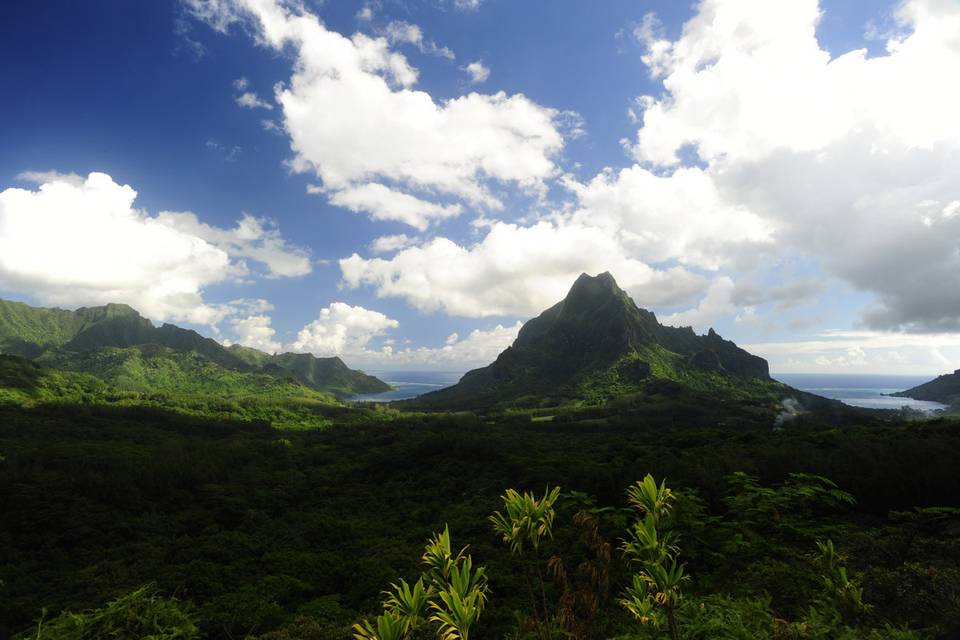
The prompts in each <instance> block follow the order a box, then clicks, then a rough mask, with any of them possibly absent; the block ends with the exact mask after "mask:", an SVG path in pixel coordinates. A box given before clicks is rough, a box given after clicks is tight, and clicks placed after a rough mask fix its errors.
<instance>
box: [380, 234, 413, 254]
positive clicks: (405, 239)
mask: <svg viewBox="0 0 960 640" xmlns="http://www.w3.org/2000/svg"><path fill="white" fill-rule="evenodd" d="M413 242H414V240H413V238H410V237H409V236H407V235H406V234H403V233H400V234H397V235H392V236H380V237H379V238H376V239H374V241H373V242H371V243H370V250H371V251H373V252H374V253H393V252H394V251H399V250H400V249H405V248H406V247H409V246H410V245H411V244H413Z"/></svg>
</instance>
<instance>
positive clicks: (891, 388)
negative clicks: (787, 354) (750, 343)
mask: <svg viewBox="0 0 960 640" xmlns="http://www.w3.org/2000/svg"><path fill="white" fill-rule="evenodd" d="M771 375H772V376H773V377H774V378H775V379H777V380H779V381H780V382H783V383H784V384H788V385H790V386H791V387H796V388H797V389H800V390H801V391H809V392H810V393H815V394H817V395H818V396H823V397H825V398H833V399H834V400H840V401H841V402H843V403H845V404H849V405H851V406H854V407H866V408H868V409H899V408H901V407H910V408H911V409H918V410H920V411H935V410H937V409H945V408H946V405H943V404H940V403H939V402H929V401H926V400H914V399H912V398H892V397H890V396H889V395H888V394H891V393H894V392H896V391H905V390H906V389H910V388H911V387H915V386H917V385H918V384H923V383H924V382H929V381H930V380H932V379H933V378H934V377H935V376H896V375H878V374H874V375H864V374H851V373H829V374H825V373H773V374H771Z"/></svg>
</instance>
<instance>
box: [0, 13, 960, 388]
mask: <svg viewBox="0 0 960 640" xmlns="http://www.w3.org/2000/svg"><path fill="white" fill-rule="evenodd" d="M10 4H11V5H12V6H6V7H5V8H4V9H3V10H2V11H3V20H2V21H0V77H2V78H3V79H4V85H5V87H6V92H5V94H6V97H7V98H6V99H5V100H3V101H0V121H2V122H3V123H4V126H3V135H2V145H0V192H2V193H0V295H2V296H3V297H5V298H11V299H17V300H24V301H27V302H31V303H34V304H43V305H58V306H64V307H76V306H81V305H90V304H101V303H103V302H106V301H117V302H127V303H130V304H132V305H134V306H135V307H137V308H138V309H141V310H142V311H143V312H144V314H145V315H149V316H150V317H152V318H153V319H155V320H158V321H161V320H168V321H173V322H177V323H179V324H183V325H189V326H192V327H194V328H197V329H198V330H200V331H201V332H203V333H205V334H207V335H212V336H214V337H217V338H218V339H221V340H224V341H227V342H242V343H245V344H250V345H251V346H256V347H259V348H264V349H266V350H276V349H295V350H309V351H312V352H314V353H317V354H318V355H330V354H332V353H338V354H341V355H343V356H344V358H345V359H346V360H347V361H348V362H349V363H350V364H354V365H356V366H363V367H367V368H375V369H396V368H402V369H411V368H440V369H448V370H462V369H466V368H469V367H472V366H477V365H480V364H483V363H485V362H487V361H489V360H490V359H492V358H493V357H494V356H495V355H496V353H497V352H499V351H500V350H501V349H502V348H503V347H504V346H506V345H507V344H509V342H510V341H511V339H512V337H513V336H514V335H515V333H516V330H517V328H518V327H519V325H518V322H521V321H523V320H524V319H526V318H529V317H530V316H531V315H535V314H536V313H537V312H538V311H539V310H542V309H543V308H545V307H547V306H549V304H552V302H554V301H556V300H557V299H559V298H560V297H562V295H563V292H564V291H565V290H566V288H567V287H569V284H570V283H571V282H572V280H573V278H575V276H576V275H577V274H578V273H579V272H580V271H588V272H591V273H595V272H598V271H602V270H610V271H612V272H613V274H614V275H615V276H616V277H617V278H618V281H619V282H620V283H621V285H623V286H624V287H625V288H626V289H627V290H628V292H630V293H631V295H632V296H633V297H634V299H635V300H636V301H637V303H638V304H640V305H641V306H644V307H648V308H651V309H653V310H655V311H656V312H657V313H658V316H660V317H661V319H663V320H664V321H665V322H670V323H673V324H683V325H686V324H690V325H693V326H694V327H695V328H696V329H697V330H699V331H706V329H707V328H708V327H711V326H712V327H715V328H716V329H717V330H718V331H719V332H720V333H721V334H723V335H724V336H727V337H730V338H732V339H734V340H736V341H737V342H738V343H741V344H745V345H748V347H749V348H752V349H753V350H754V351H755V352H757V353H759V354H760V355H763V356H765V357H767V358H768V359H769V360H770V361H771V366H772V369H773V370H774V371H838V372H877V373H882V372H903V373H938V372H943V371H947V370H952V369H954V368H956V366H960V336H958V327H960V275H958V269H956V267H957V266H958V265H957V264H956V262H957V259H958V258H957V255H958V247H957V241H956V239H957V238H958V237H960V236H958V234H957V231H958V230H960V228H958V227H960V215H958V213H960V185H958V183H957V182H956V180H955V176H956V175H958V174H957V173H956V171H955V170H956V169H957V168H958V167H960V128H958V127H957V125H956V123H955V118H954V117H953V116H952V115H951V114H952V113H955V112H957V111H958V110H960V100H958V90H957V88H956V86H955V85H956V83H955V82H952V81H951V80H950V77H951V74H952V73H953V72H955V69H956V68H957V66H956V65H957V64H960V47H958V46H957V44H956V43H957V42H958V41H960V3H957V2H955V0H909V1H906V2H854V1H853V0H831V1H824V2H821V3H817V2H816V1H815V0H791V2H789V3H785V4H782V5H781V6H780V7H779V8H777V9H771V6H772V4H773V3H769V2H762V1H759V0H757V1H747V0H740V1H734V0H704V1H703V2H700V3H693V4H687V3H677V2H670V1H661V2H639V1H630V2H627V1H624V2H605V3H602V4H599V5H598V4H594V3H583V2H574V1H564V2H550V3H513V2H506V1H505V0H480V1H476V0H474V1H473V2H465V1H459V2H458V1H456V0H432V1H423V2H414V1H402V2H401V1H399V0H397V1H389V0H383V1H380V2H370V3H359V2H344V1H335V0H327V1H326V2H310V1H307V2H304V3H303V4H302V5H298V4H295V3H288V2H283V1H281V0H263V1H259V2H255V1H254V0H216V1H201V0H184V1H179V0H178V1H170V2H161V1H158V2H130V3H116V2H96V1H92V2H87V3H82V4H81V3H74V2H47V3H43V4H42V5H40V6H37V5H36V3H16V4H14V3H10ZM951 70H952V71H951ZM644 96H645V97H644ZM931 105H932V106H931ZM92 173H93V174H94V176H91V174H92ZM124 185H128V186H129V187H128V188H126V189H125V188H124ZM134 191H135V193H136V196H135V198H134V196H133V192H134ZM378 238H379V239H380V241H379V243H378V242H377V239H378Z"/></svg>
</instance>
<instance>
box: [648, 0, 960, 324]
mask: <svg viewBox="0 0 960 640" xmlns="http://www.w3.org/2000/svg"><path fill="white" fill-rule="evenodd" d="M821 14H822V9H821V7H820V6H819V4H818V3H817V2H816V0H797V1H796V2H789V3H771V2H766V1H765V0H750V1H743V0H703V1H702V2H701V3H700V4H699V5H698V11H697V15H696V16H695V17H694V18H693V19H692V20H691V21H689V22H688V23H687V24H686V25H685V26H684V29H683V33H682V35H681V36H680V38H679V39H678V40H676V41H673V42H670V41H667V40H664V39H663V38H662V37H661V36H660V35H659V31H658V28H657V25H656V23H655V21H654V20H653V19H652V18H650V19H649V20H645V25H641V28H640V29H639V30H638V31H639V33H638V35H639V37H640V39H641V40H642V41H643V42H644V43H645V47H646V49H645V56H644V60H645V61H646V62H647V64H648V65H649V66H650V69H651V72H652V74H653V75H654V76H655V77H658V78H661V79H662V81H663V86H664V93H663V95H661V96H659V97H651V96H647V97H644V98H643V99H642V100H641V106H642V107H643V108H644V112H643V115H642V122H643V126H642V127H641V128H640V130H639V132H638V135H637V140H636V144H635V145H634V146H633V147H632V151H633V153H634V154H635V156H636V158H637V159H638V160H639V161H642V162H645V163H650V164H652V165H658V166H659V167H661V169H663V168H667V169H670V168H673V167H676V166H677V164H678V163H679V161H680V152H681V150H682V149H684V148H687V149H692V150H694V151H695V153H696V154H697V155H698V156H699V159H700V161H701V162H702V163H703V164H704V165H705V166H704V169H703V170H702V171H703V173H702V175H703V176H704V177H705V178H706V179H708V180H709V181H710V182H712V183H713V190H714V192H715V193H716V194H718V198H719V201H720V202H721V203H722V204H724V205H725V206H727V207H734V208H737V209H740V210H743V211H746V212H749V214H750V215H753V216H756V217H758V218H760V219H762V220H764V221H765V222H766V223H767V224H768V225H769V229H771V230H772V237H773V238H774V240H775V241H776V242H777V246H778V248H779V251H780V252H788V251H795V252H799V253H801V254H806V255H810V256H814V257H815V258H817V259H818V260H819V261H820V263H821V264H822V266H823V267H824V268H825V269H826V270H827V271H828V272H831V273H832V274H834V275H837V276H840V277H841V278H843V279H844V280H846V281H847V282H849V283H851V284H853V285H854V286H855V287H856V288H858V289H860V290H865V291H871V292H873V293H874V294H875V295H876V300H875V302H874V304H872V305H871V306H870V308H869V309H868V310H867V311H866V313H865V315H864V320H865V321H866V322H867V323H868V324H869V325H870V326H873V327H876V328H886V329H906V330H911V331H933V332H936V331H944V330H956V329H958V328H960V243H958V241H957V238H960V218H958V217H956V216H951V215H945V214H946V213H948V212H950V211H952V210H951V209H949V207H950V203H952V202H955V201H958V200H960V185H958V184H957V182H956V180H955V176H957V175H960V126H957V120H956V113H957V112H960V84H958V83H956V82H954V81H953V77H954V76H955V75H956V69H957V68H960V44H958V43H960V4H957V3H956V2H949V1H948V2H945V1H943V0H907V1H905V2H902V3H900V5H899V6H898V9H897V11H896V18H897V22H898V24H897V27H898V28H897V29H896V30H894V31H891V33H892V34H894V35H891V36H890V39H889V40H888V41H887V51H886V53H885V54H882V55H877V56H874V57H868V56H867V53H866V51H865V50H856V51H851V52H848V53H845V54H844V55H840V56H838V57H835V58H832V57H831V55H830V53H828V52H827V51H826V50H825V49H823V48H822V47H821V46H820V44H819V42H818V41H817V38H816V29H817V25H818V21H819V20H820V18H821ZM682 171H688V170H687V169H681V170H679V171H677V172H676V173H673V174H672V175H671V174H669V173H663V172H662V171H661V173H663V175H665V176H667V177H668V179H671V180H672V179H674V178H675V177H676V176H678V174H680V173H681V172H682ZM704 219H707V220H708V218H706V217H704ZM730 253H732V252H730ZM921 283H922V284H921Z"/></svg>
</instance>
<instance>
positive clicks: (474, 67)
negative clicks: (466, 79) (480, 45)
mask: <svg viewBox="0 0 960 640" xmlns="http://www.w3.org/2000/svg"><path fill="white" fill-rule="evenodd" d="M463 70H464V71H466V72H467V75H468V76H470V82H471V83H473V84H480V83H481V82H486V81H487V80H488V79H489V78H490V67H488V66H486V65H484V64H483V61H481V60H476V61H474V62H471V63H470V64H468V65H467V66H465V67H463Z"/></svg>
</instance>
